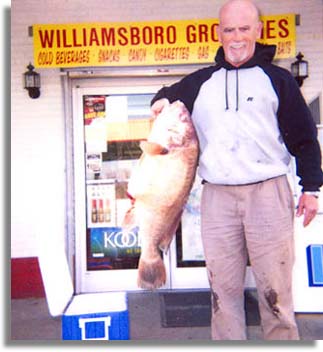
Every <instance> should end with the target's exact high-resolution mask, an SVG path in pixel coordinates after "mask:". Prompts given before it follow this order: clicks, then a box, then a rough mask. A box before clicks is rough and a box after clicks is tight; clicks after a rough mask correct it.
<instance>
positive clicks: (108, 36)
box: [101, 28, 116, 46]
mask: <svg viewBox="0 0 323 352" xmlns="http://www.w3.org/2000/svg"><path fill="white" fill-rule="evenodd" d="M101 37H102V46H105V45H106V46H109V45H113V46H114V45H115V44H116V41H115V38H116V37H115V28H109V29H108V28H101Z"/></svg>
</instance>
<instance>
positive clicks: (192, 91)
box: [151, 66, 217, 113]
mask: <svg viewBox="0 0 323 352" xmlns="http://www.w3.org/2000/svg"><path fill="white" fill-rule="evenodd" d="M216 69H217V67H216V66H210V67H206V68H203V69H200V70H198V71H195V72H193V73H191V74H189V75H188V76H186V77H184V78H183V79H182V80H180V81H179V82H177V83H175V84H173V85H171V86H169V87H163V88H162V89H160V90H159V91H158V92H157V94H156V95H155V96H154V98H153V99H152V101H151V105H152V104H154V102H155V101H157V100H159V99H162V98H166V99H168V100H169V101H170V103H173V102H174V101H176V100H181V101H182V102H183V103H184V105H185V106H186V108H187V109H188V111H189V112H190V113H192V111H193V106H194V102H195V99H196V97H197V95H198V93H199V90H200V87H201V85H202V84H203V83H204V82H205V81H206V80H207V79H209V78H210V76H211V75H212V73H213V72H214V71H215V70H216Z"/></svg>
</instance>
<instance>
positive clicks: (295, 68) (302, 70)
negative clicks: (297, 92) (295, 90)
mask: <svg viewBox="0 0 323 352" xmlns="http://www.w3.org/2000/svg"><path fill="white" fill-rule="evenodd" d="M303 57H304V55H303V54H302V53H301V52H299V53H298V55H297V56H296V59H297V61H295V62H293V63H292V64H291V71H292V75H293V77H294V78H295V79H296V81H297V83H298V86H299V87H301V86H302V84H303V81H304V79H305V78H307V77H308V62H307V61H306V60H303Z"/></svg>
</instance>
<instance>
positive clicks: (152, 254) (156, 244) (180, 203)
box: [123, 101, 198, 289]
mask: <svg viewBox="0 0 323 352" xmlns="http://www.w3.org/2000/svg"><path fill="white" fill-rule="evenodd" d="M140 147H141V149H142V151H143V153H142V155H141V158H140V159H139V162H138V165H137V166H136V168H135V169H134V170H133V172H132V174H131V177H130V180H129V184H128V194H129V196H130V198H131V199H132V207H131V209H129V210H128V212H127V214H126V216H125V219H124V224H123V225H124V227H125V228H131V227H132V226H134V225H137V226H139V238H140V241H141V255H140V260H139V266H138V279H137V282H138V286H139V287H142V288H146V289H155V288H158V287H160V286H162V285H164V284H165V282H166V271H165V267H164V263H163V260H162V258H161V254H160V250H161V251H164V252H165V251H167V249H168V247H169V245H170V242H171V240H172V238H173V235H174V233H175V231H176V228H177V226H178V224H179V222H180V218H181V215H182V212H183V208H184V205H185V203H186V201H187V198H188V196H189V193H190V190H191V188H192V184H193V182H194V178H195V173H196V167H197V160H198V140H197V137H196V133H195V129H194V127H193V124H192V121H191V118H190V114H189V112H188V110H187V109H186V107H185V106H184V104H183V103H182V102H180V101H176V102H174V103H172V104H170V103H169V102H168V103H167V104H166V106H165V107H164V108H163V109H162V111H161V112H160V113H159V114H158V115H157V117H156V119H155V120H154V123H153V126H152V129H151V132H150V134H149V136H148V139H147V141H143V142H141V144H140Z"/></svg>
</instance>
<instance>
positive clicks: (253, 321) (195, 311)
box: [159, 290, 260, 328]
mask: <svg viewBox="0 0 323 352" xmlns="http://www.w3.org/2000/svg"><path fill="white" fill-rule="evenodd" d="M159 297H160V315H161V324H162V327H164V328H173V327H203V326H210V325H211V296H210V291H177V292H176V291H175V292H174V291H172V292H160V293H159ZM245 310H246V321H247V325H249V326H253V325H259V324H260V317H259V310H258V300H257V292H256V290H246V291H245Z"/></svg>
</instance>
